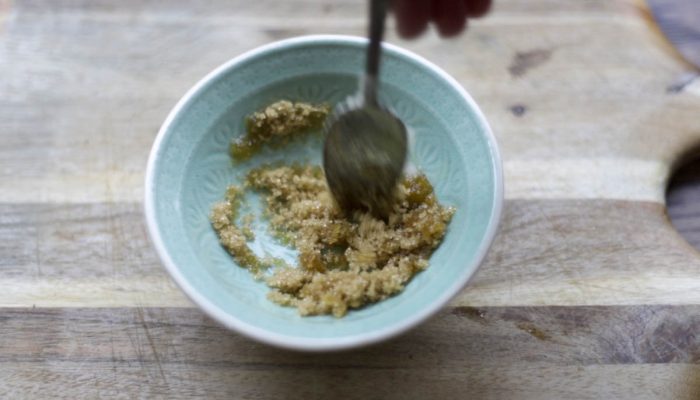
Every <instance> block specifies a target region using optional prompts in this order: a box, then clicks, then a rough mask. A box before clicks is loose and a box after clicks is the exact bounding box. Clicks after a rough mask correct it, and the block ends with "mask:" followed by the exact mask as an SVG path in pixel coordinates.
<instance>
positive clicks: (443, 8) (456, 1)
mask: <svg viewBox="0 0 700 400" xmlns="http://www.w3.org/2000/svg"><path fill="white" fill-rule="evenodd" d="M430 14H431V18H432V20H433V21H434V22H435V25H436V26H437V30H438V32H439V33H440V35H441V36H454V35H456V34H458V33H460V32H461V31H462V30H464V27H465V26H466V24H467V8H466V6H465V4H464V2H463V1H460V0H433V1H432V8H431V13H430Z"/></svg>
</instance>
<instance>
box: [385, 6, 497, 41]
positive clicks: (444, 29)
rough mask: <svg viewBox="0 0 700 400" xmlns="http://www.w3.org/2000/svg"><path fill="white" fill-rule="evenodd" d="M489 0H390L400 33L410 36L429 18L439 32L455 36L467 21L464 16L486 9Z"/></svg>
mask: <svg viewBox="0 0 700 400" xmlns="http://www.w3.org/2000/svg"><path fill="white" fill-rule="evenodd" d="M491 3H492V0H392V1H391V5H392V8H393V11H394V14H395V15H396V25H397V31H398V33H399V35H401V36H403V37H405V38H413V37H416V36H418V35H420V34H421V33H423V32H424V31H425V29H426V28H427V26H428V23H429V22H430V21H433V22H434V23H435V26H436V27H437V31H438V32H439V33H440V35H441V36H454V35H456V34H458V33H460V32H461V31H463V30H464V28H465V27H466V25H467V18H478V17H481V16H483V15H484V14H486V13H488V12H489V9H490V8H491Z"/></svg>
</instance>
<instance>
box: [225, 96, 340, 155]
mask: <svg viewBox="0 0 700 400" xmlns="http://www.w3.org/2000/svg"><path fill="white" fill-rule="evenodd" d="M329 112H330V107H329V106H328V105H325V104H321V105H311V104H307V103H301V102H297V103H293V102H291V101H288V100H280V101H278V102H275V103H273V104H270V105H269V106H267V107H266V108H265V109H263V110H261V111H258V112H254V113H253V114H251V115H249V116H248V117H246V121H245V122H246V134H245V135H243V136H242V137H240V138H239V139H238V140H236V141H234V142H233V143H232V144H231V147H230V151H231V156H232V157H233V159H234V160H238V161H242V160H246V159H248V158H250V157H251V156H253V155H254V154H255V153H257V152H258V151H259V150H260V149H261V148H262V146H263V145H264V144H266V143H269V144H272V145H277V146H281V145H284V144H285V143H287V142H288V141H289V140H291V139H293V138H295V137H297V136H299V135H302V134H304V133H308V132H310V131H313V130H315V129H319V128H321V126H322V125H323V121H325V119H326V117H327V116H328V113H329Z"/></svg>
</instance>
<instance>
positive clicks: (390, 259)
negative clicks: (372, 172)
mask: <svg viewBox="0 0 700 400" xmlns="http://www.w3.org/2000/svg"><path fill="white" fill-rule="evenodd" d="M275 104H277V103H275ZM297 104H300V103H297ZM309 115H311V114H309ZM313 118H314V122H313V124H316V120H315V117H313ZM265 124H267V125H266V126H267V128H265V129H266V131H268V132H277V131H280V132H291V131H294V130H296V129H301V128H299V127H301V126H309V125H310V124H312V123H310V122H309V123H307V124H306V125H304V124H303V123H301V122H299V123H297V122H294V123H293V124H291V125H290V126H288V127H287V128H285V127H284V125H277V122H274V123H273V122H265V123H263V125H265ZM261 126H262V125H261ZM245 189H250V190H255V191H258V192H259V193H262V194H263V195H264V202H265V204H264V205H265V217H266V218H267V220H268V222H269V225H270V231H271V232H272V234H273V235H274V236H275V237H276V238H277V239H278V240H280V241H281V242H282V243H284V244H287V245H290V246H292V247H294V248H296V249H297V250H298V252H299V256H298V260H297V263H298V266H296V267H293V266H289V265H287V264H286V263H284V262H283V261H282V260H279V259H273V258H270V257H265V258H261V257H258V256H257V255H256V254H255V253H254V252H253V251H252V250H251V248H250V247H249V246H248V241H249V240H252V239H253V232H252V231H251V230H250V227H249V225H250V216H244V217H242V218H240V220H241V221H242V223H241V224H237V223H236V220H237V219H239V215H238V214H239V207H240V203H241V201H242V200H241V198H242V194H243V192H244V188H240V187H236V186H231V187H229V188H228V190H227V192H226V196H225V199H224V201H223V202H221V203H218V204H216V205H215V206H214V207H213V209H212V211H211V214H210V220H211V223H212V226H213V227H214V229H215V230H216V232H217V234H218V236H219V239H220V241H221V244H222V245H223V246H224V248H226V250H227V251H228V252H229V253H230V254H231V255H232V256H233V258H234V260H235V261H236V262H237V263H238V264H239V265H240V266H241V267H244V268H247V269H249V270H250V271H251V272H253V273H254V274H255V275H256V276H257V277H259V278H261V279H264V280H265V282H266V283H267V285H268V286H269V287H270V288H271V289H272V290H271V291H270V292H269V293H268V298H269V299H270V300H272V301H274V302H275V303H278V304H280V305H284V306H290V307H296V308H297V309H298V311H299V313H300V314H301V315H319V314H333V315H334V316H336V317H342V316H343V315H345V314H346V313H347V311H348V310H349V309H353V308H359V307H362V306H364V305H366V304H371V303H376V302H378V301H381V300H383V299H386V298H387V297H390V296H393V295H395V294H397V293H399V292H401V291H402V290H403V289H404V287H405V285H406V284H407V283H408V282H409V281H410V280H411V279H412V278H413V276H414V275H415V274H417V273H418V272H420V271H422V270H424V269H426V268H427V267H428V260H429V258H430V255H431V254H432V252H433V251H434V250H435V248H437V247H438V245H439V244H440V242H441V241H442V239H443V237H444V235H445V232H446V231H447V226H448V224H449V222H450V220H451V218H452V215H453V214H454V209H453V208H451V207H445V206H442V205H440V204H439V203H438V201H437V199H436V197H435V193H434V191H433V187H432V185H431V184H430V182H429V181H428V179H427V178H426V177H425V175H422V174H418V175H415V176H410V177H405V178H404V179H402V181H401V182H400V183H399V185H398V187H397V196H396V199H395V203H394V204H393V208H392V210H393V211H392V212H391V213H390V215H389V217H388V218H387V219H386V220H382V219H377V218H375V217H373V216H372V215H371V214H369V213H362V212H355V213H354V214H352V215H345V214H344V213H343V212H342V211H341V210H340V208H339V207H338V206H337V204H336V203H335V202H334V200H333V198H332V195H331V193H330V191H329V190H328V187H327V186H326V181H325V176H324V174H323V170H322V169H321V167H319V166H312V165H277V166H266V167H261V168H256V169H253V170H251V171H249V173H248V174H247V178H246V182H245ZM268 268H271V270H270V272H269V273H267V274H266V273H265V272H266V271H267V269H268Z"/></svg>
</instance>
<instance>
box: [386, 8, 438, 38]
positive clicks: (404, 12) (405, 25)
mask: <svg viewBox="0 0 700 400" xmlns="http://www.w3.org/2000/svg"><path fill="white" fill-rule="evenodd" d="M392 6H393V10H394V14H395V15H396V25H397V30H398V32H399V35H401V36H403V37H405V38H412V37H416V36H418V35H420V34H421V33H423V31H425V28H426V27H427V26H428V19H429V18H430V0H394V1H393V2H392Z"/></svg>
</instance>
